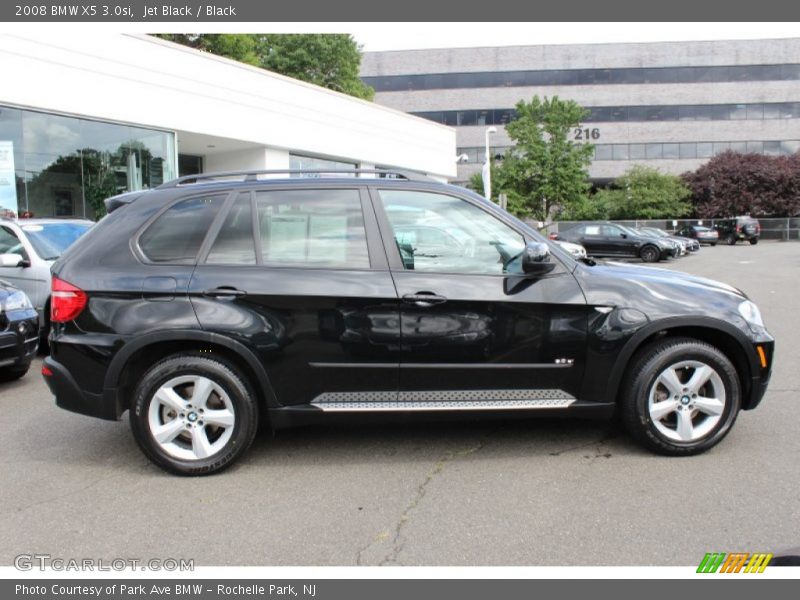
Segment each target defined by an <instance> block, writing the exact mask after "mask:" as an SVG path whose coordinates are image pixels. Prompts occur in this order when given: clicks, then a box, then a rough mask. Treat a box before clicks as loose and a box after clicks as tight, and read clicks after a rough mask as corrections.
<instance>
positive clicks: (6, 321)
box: [0, 279, 39, 381]
mask: <svg viewBox="0 0 800 600" xmlns="http://www.w3.org/2000/svg"><path fill="white" fill-rule="evenodd" d="M38 348H39V316H38V314H37V313H36V309H34V308H33V304H32V303H31V301H30V298H28V295H27V294H26V293H25V292H23V291H22V290H20V289H18V288H16V287H14V286H12V285H11V284H10V283H8V282H7V281H3V280H2V279H0V381H13V380H14V379H19V378H20V377H23V376H24V375H25V373H27V372H28V369H29V368H30V366H31V361H32V360H33V357H34V356H36V350H37V349H38Z"/></svg>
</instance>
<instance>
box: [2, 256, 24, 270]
mask: <svg viewBox="0 0 800 600" xmlns="http://www.w3.org/2000/svg"><path fill="white" fill-rule="evenodd" d="M29 266H30V263H29V262H28V261H27V260H25V259H24V258H22V255H21V254H0V267H11V268H14V267H29Z"/></svg>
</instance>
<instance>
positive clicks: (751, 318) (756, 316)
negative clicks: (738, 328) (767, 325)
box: [739, 300, 764, 327]
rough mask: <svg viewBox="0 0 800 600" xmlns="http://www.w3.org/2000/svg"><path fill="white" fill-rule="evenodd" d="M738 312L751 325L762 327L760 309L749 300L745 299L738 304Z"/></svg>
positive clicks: (762, 321)
mask: <svg viewBox="0 0 800 600" xmlns="http://www.w3.org/2000/svg"><path fill="white" fill-rule="evenodd" d="M739 314H740V315H742V317H744V320H745V321H747V322H748V323H750V324H751V325H756V326H758V327H764V320H763V319H762V318H761V311H760V310H758V307H757V306H756V305H755V304H754V303H753V302H750V300H745V301H744V302H742V303H741V304H740V305H739Z"/></svg>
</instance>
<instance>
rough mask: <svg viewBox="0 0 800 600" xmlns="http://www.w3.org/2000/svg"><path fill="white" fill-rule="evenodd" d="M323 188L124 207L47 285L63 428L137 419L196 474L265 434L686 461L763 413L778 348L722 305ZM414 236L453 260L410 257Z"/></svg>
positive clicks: (676, 281) (361, 187)
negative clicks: (545, 431) (354, 428)
mask: <svg viewBox="0 0 800 600" xmlns="http://www.w3.org/2000/svg"><path fill="white" fill-rule="evenodd" d="M314 174H315V175H317V177H289V175H286V174H277V173H273V174H272V175H271V176H272V177H274V178H272V179H269V178H268V179H259V174H258V173H247V174H245V173H241V174H224V175H216V176H213V175H195V176H190V177H185V178H181V179H179V180H177V181H173V182H171V183H167V184H164V185H162V186H160V187H159V188H157V189H155V190H153V191H146V192H133V193H130V194H126V195H124V196H119V197H115V198H111V199H109V200H108V201H107V207H108V209H109V215H108V216H107V217H105V218H104V219H103V220H101V221H100V222H99V223H98V224H97V225H96V226H95V227H94V228H93V229H92V230H91V231H89V232H88V233H87V234H86V235H85V236H84V237H82V238H81V239H80V240H78V242H77V243H76V244H75V245H74V246H72V247H71V248H70V249H69V250H68V251H67V252H66V254H65V255H64V256H63V257H62V258H61V259H60V260H59V261H57V262H56V264H55V265H54V267H53V279H52V282H53V283H52V286H53V301H52V313H53V314H52V323H53V330H52V334H51V347H52V354H51V356H50V357H48V358H46V359H45V361H44V367H43V374H44V377H45V380H46V381H47V383H48V385H49V387H50V389H51V390H52V392H53V394H54V395H55V398H56V403H57V404H58V406H60V407H62V408H65V409H67V410H71V411H75V412H78V413H82V414H86V415H91V416H95V417H100V418H104V419H119V418H120V417H121V415H122V414H123V413H124V412H125V411H128V412H129V415H130V416H129V418H130V424H131V428H132V430H133V434H134V437H135V439H136V441H137V442H138V444H139V446H140V447H141V449H142V450H143V452H144V453H145V454H146V455H147V456H148V457H149V458H150V459H151V460H153V461H154V462H155V463H156V464H158V465H160V466H161V467H163V468H164V469H167V470H169V471H171V472H174V473H179V474H192V475H199V474H206V473H212V472H215V471H219V470H220V469H223V468H224V467H226V466H228V465H230V464H232V463H233V462H234V461H235V460H237V459H238V458H239V457H240V456H241V455H242V454H243V453H244V452H245V451H246V450H247V448H248V447H249V446H250V444H251V442H252V441H253V439H254V437H255V435H256V431H257V429H258V427H259V424H260V423H264V422H266V424H267V425H268V426H269V427H271V428H273V429H277V428H282V427H289V426H292V425H298V424H303V423H320V422H321V423H332V422H337V421H336V419H337V418H341V419H351V420H352V419H354V418H357V417H359V416H361V417H363V418H365V419H366V418H369V419H370V420H374V419H380V418H383V419H388V420H397V419H406V418H409V417H411V416H413V415H414V414H422V415H427V414H431V413H433V414H439V415H441V414H448V413H449V414H454V413H455V414H465V413H466V414H471V415H481V416H486V417H488V416H498V415H511V414H514V415H548V416H550V415H575V416H577V415H579V416H583V417H596V418H608V417H610V416H611V415H612V414H614V413H615V412H617V411H618V412H619V414H620V415H621V418H622V421H623V422H624V423H625V425H626V427H627V429H628V430H629V431H630V433H631V435H632V436H633V437H635V438H636V439H637V440H639V441H640V442H641V443H642V444H643V445H644V446H645V447H647V448H649V449H651V450H653V451H655V452H658V453H662V454H667V455H679V456H680V455H690V454H697V453H699V452H703V451H704V450H707V449H708V448H711V447H712V446H714V445H715V444H717V443H718V442H719V441H720V440H722V439H723V438H724V437H725V435H726V434H727V433H728V432H729V431H730V429H731V427H732V426H733V424H734V421H735V420H736V417H737V414H738V413H739V411H740V410H742V409H745V410H747V409H752V408H755V407H756V406H757V405H758V404H759V402H760V401H761V398H762V396H763V395H764V392H765V390H766V386H767V382H768V380H769V376H770V370H771V366H772V358H773V339H772V337H770V335H769V333H767V331H766V329H765V328H764V324H763V322H762V320H761V316H760V314H759V312H758V308H757V307H756V306H755V305H754V304H753V303H752V302H750V301H749V300H748V299H747V297H746V296H745V295H744V294H743V293H742V292H740V291H738V290H736V289H734V288H732V287H730V286H728V285H725V284H723V283H717V282H714V281H710V280H706V279H701V278H697V277H692V276H690V275H687V274H682V273H678V272H672V271H667V270H662V269H651V268H648V267H643V266H639V265H615V264H597V263H596V262H595V261H592V260H589V259H583V260H574V259H573V258H572V257H571V256H570V255H569V254H568V253H566V252H564V251H562V250H561V249H559V248H558V246H557V245H556V244H555V243H551V242H547V241H546V240H545V239H544V238H543V237H542V236H541V235H540V234H539V233H538V232H537V231H535V230H534V229H532V228H531V227H529V226H528V225H526V224H525V223H523V222H521V221H519V220H518V219H516V218H514V217H513V216H511V215H509V214H508V213H506V212H505V211H503V210H501V209H500V208H498V207H497V206H495V205H493V204H491V203H489V202H487V201H486V200H485V199H483V198H481V197H480V196H478V195H477V194H474V193H473V192H470V191H469V190H466V189H464V188H461V187H455V186H449V185H445V184H441V183H437V182H435V181H432V180H430V179H428V178H424V177H419V176H414V175H402V174H397V175H395V176H394V177H393V178H376V177H370V178H367V177H356V176H354V175H352V174H351V176H350V177H347V178H346V177H342V176H336V177H334V176H329V175H327V174H326V173H319V172H317V173H314ZM292 175H295V173H292ZM422 227H425V228H426V231H427V232H430V230H429V229H427V228H433V229H437V230H439V231H441V232H445V233H447V234H448V236H450V237H449V238H448V239H451V238H452V239H453V240H456V241H457V244H453V243H447V244H445V245H446V246H447V248H448V252H446V253H439V252H428V251H425V252H422V253H420V254H418V253H417V251H416V250H415V246H414V243H416V242H414V241H412V240H411V239H410V237H409V234H408V232H409V231H417V232H419V231H421V229H420V228H422ZM398 235H399V238H398ZM462 240H469V242H468V243H464V241H462ZM648 243H650V242H648ZM455 246H458V247H459V248H460V250H459V251H460V254H459V255H458V256H456V255H454V254H453V252H451V251H450V250H452V249H453V248H455ZM659 248H660V247H659Z"/></svg>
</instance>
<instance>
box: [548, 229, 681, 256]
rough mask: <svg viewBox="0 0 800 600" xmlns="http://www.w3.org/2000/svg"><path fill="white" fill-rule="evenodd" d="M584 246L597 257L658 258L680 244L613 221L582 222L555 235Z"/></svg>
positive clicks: (673, 252)
mask: <svg viewBox="0 0 800 600" xmlns="http://www.w3.org/2000/svg"><path fill="white" fill-rule="evenodd" d="M556 239H558V240H563V241H566V242H572V243H573V244H580V245H581V246H583V247H584V248H586V252H587V254H589V255H590V256H598V257H628V258H641V259H642V260H643V261H644V262H658V261H659V260H664V259H667V258H673V257H675V256H678V254H679V253H680V244H678V243H677V242H673V241H671V240H666V239H661V238H657V237H653V236H647V235H643V234H641V233H639V232H638V231H636V230H635V229H631V228H630V227H626V226H624V225H618V224H616V223H585V224H582V225H577V226H576V227H573V228H572V229H568V230H566V231H564V232H559V233H558V236H557V238H556Z"/></svg>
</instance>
